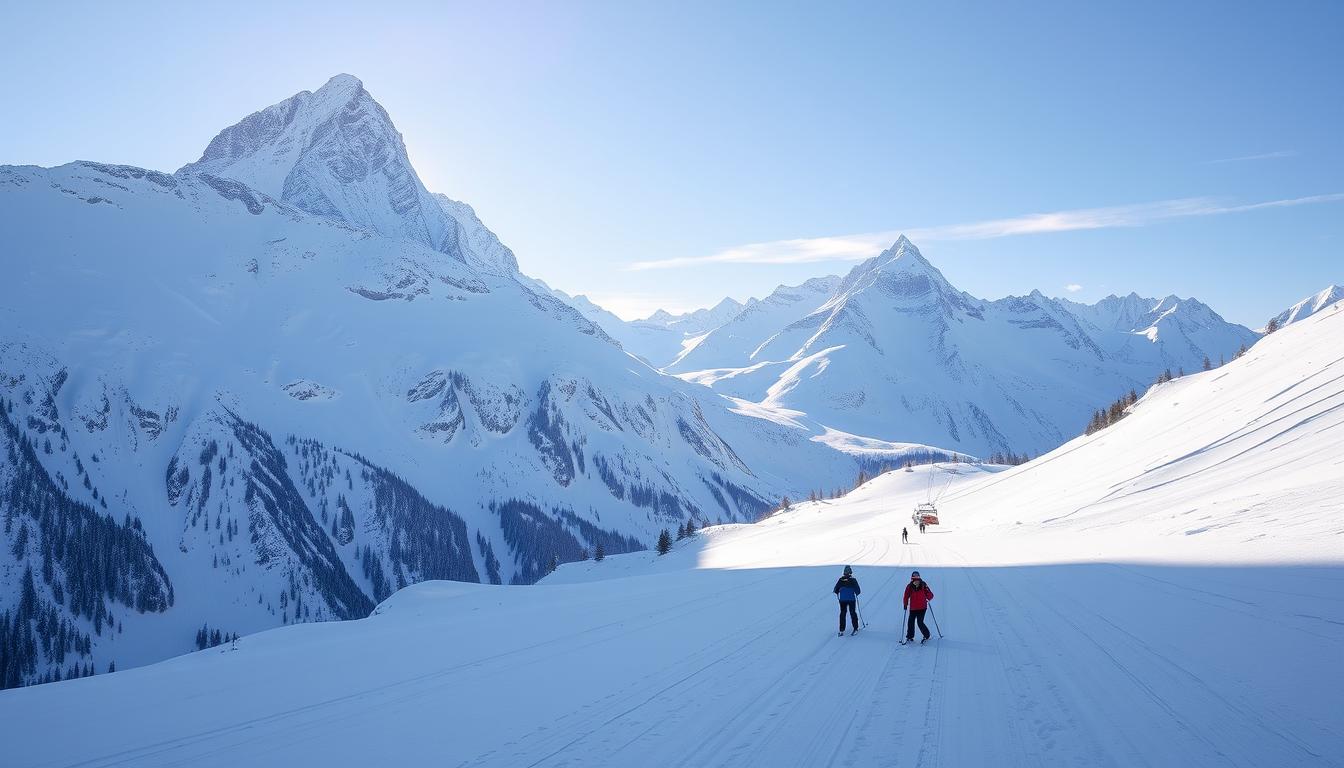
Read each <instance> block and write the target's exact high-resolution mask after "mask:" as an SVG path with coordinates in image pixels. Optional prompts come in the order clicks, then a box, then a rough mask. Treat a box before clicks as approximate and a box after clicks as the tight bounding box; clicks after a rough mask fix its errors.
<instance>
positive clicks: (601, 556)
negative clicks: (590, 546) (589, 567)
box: [593, 541, 607, 563]
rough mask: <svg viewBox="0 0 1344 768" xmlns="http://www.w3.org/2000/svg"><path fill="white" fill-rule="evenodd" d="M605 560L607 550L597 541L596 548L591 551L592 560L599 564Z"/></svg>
mask: <svg viewBox="0 0 1344 768" xmlns="http://www.w3.org/2000/svg"><path fill="white" fill-rule="evenodd" d="M606 559H607V550H606V548H605V547H603V546H602V542H600V541H599V542H598V543H597V548H596V549H594V550H593V560H595V561H596V562H599V563H600V562H602V561H603V560H606Z"/></svg>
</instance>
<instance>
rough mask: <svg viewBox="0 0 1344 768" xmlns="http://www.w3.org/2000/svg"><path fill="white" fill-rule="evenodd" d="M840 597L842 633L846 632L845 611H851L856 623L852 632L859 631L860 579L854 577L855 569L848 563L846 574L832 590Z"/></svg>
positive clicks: (852, 618) (852, 619) (850, 614)
mask: <svg viewBox="0 0 1344 768" xmlns="http://www.w3.org/2000/svg"><path fill="white" fill-rule="evenodd" d="M831 591H832V592H834V593H835V594H836V595H837V596H838V597H839V598H840V634H841V635H843V634H845V611H849V618H850V620H851V621H853V623H854V631H853V632H851V633H850V634H851V635H853V634H857V633H858V631H859V612H858V610H857V609H856V607H855V604H856V603H857V602H858V600H859V592H860V591H861V590H860V589H859V580H858V579H856V578H854V569H853V568H850V567H849V566H848V565H846V566H845V575H844V576H841V577H840V580H839V581H837V582H835V589H833V590H831Z"/></svg>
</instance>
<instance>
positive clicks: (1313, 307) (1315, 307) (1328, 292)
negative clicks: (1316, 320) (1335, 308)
mask: <svg viewBox="0 0 1344 768" xmlns="http://www.w3.org/2000/svg"><path fill="white" fill-rule="evenodd" d="M1342 300H1344V288H1341V287H1340V286H1338V285H1333V284H1331V285H1328V286H1326V287H1325V289H1324V290H1322V291H1320V292H1318V293H1316V294H1314V295H1311V296H1308V297H1307V298H1305V299H1303V300H1301V301H1299V302H1297V303H1296V304H1294V305H1293V306H1291V307H1289V308H1287V309H1285V310H1283V311H1282V312H1280V313H1279V314H1277V315H1275V316H1274V317H1273V318H1271V320H1272V321H1274V323H1275V325H1277V326H1278V327H1280V328H1282V327H1283V326H1285V325H1289V324H1291V323H1296V322H1299V321H1302V320H1305V319H1307V318H1308V317H1311V316H1312V315H1314V314H1316V313H1317V312H1320V311H1321V310H1322V309H1325V308H1326V307H1329V306H1331V305H1332V304H1335V303H1337V302H1339V301H1342ZM1268 327H1269V323H1266V324H1265V328H1268ZM1260 330H1261V332H1262V333H1263V332H1264V330H1265V329H1264V328H1262V329H1260Z"/></svg>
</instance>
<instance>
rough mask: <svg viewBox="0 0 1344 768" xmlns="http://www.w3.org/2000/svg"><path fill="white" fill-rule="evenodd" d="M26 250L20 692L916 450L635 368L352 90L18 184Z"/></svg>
mask: <svg viewBox="0 0 1344 768" xmlns="http://www.w3.org/2000/svg"><path fill="white" fill-rule="evenodd" d="M0 232H3V235H0V237H3V242H4V247H3V249H0V271H2V272H3V273H4V274H5V275H6V278H7V282H6V288H7V290H6V291H5V295H4V298H3V299H2V300H0V410H3V418H0V421H2V422H3V424H0V426H3V430H2V431H0V498H3V499H5V509H4V517H5V520H4V528H3V532H2V533H0V542H2V543H3V544H4V547H3V549H0V617H4V616H8V617H9V619H10V620H11V621H18V619H19V618H21V619H22V620H21V621H18V623H16V624H14V625H13V628H12V633H11V634H10V637H11V638H14V639H15V640H14V641H15V642H16V643H17V644H18V645H17V646H16V647H19V648H20V649H21V651H22V652H21V653H20V654H19V657H21V662H16V663H15V666H14V668H13V669H11V670H10V672H11V673H12V674H9V675H7V676H6V677H5V678H4V679H3V680H0V686H3V685H9V684H14V683H16V682H33V681H40V680H43V679H48V678H49V677H51V676H53V675H56V674H61V675H69V674H71V673H84V672H87V671H88V670H89V669H90V668H91V667H92V668H96V669H97V670H98V671H103V670H105V669H106V668H107V667H108V666H109V664H110V663H111V662H113V661H115V662H116V663H117V664H118V665H119V666H121V667H123V668H124V667H126V666H128V665H133V664H140V663H145V662H148V661H153V660H157V659H161V658H164V657H166V656H169V655H172V654H175V653H181V652H184V651H187V650H190V649H192V648H194V647H195V644H196V641H195V638H196V636H197V634H196V633H197V631H198V630H200V629H201V628H202V627H203V626H208V627H209V628H210V629H211V630H212V632H213V630H220V631H221V634H222V635H227V634H232V633H247V632H255V631H258V630H261V629H264V628H268V627H272V626H279V625H282V624H285V623H290V622H294V621H307V620H317V619H327V618H358V617H362V616H365V615H367V613H368V611H369V609H371V608H372V606H373V605H375V604H376V603H377V602H378V601H379V600H381V599H383V598H385V597H386V596H387V595H388V594H390V593H391V592H392V591H394V590H396V589H397V588H399V587H402V586H405V585H406V584H410V583H414V582H416V581H420V580H424V579H461V580H467V581H482V582H496V583H499V582H504V583H529V582H531V581H534V580H535V579H536V578H538V577H539V576H541V575H542V574H544V573H545V572H546V570H547V569H548V568H549V566H550V565H551V563H552V562H553V561H554V560H559V561H562V562H563V561H568V560H574V559H577V558H578V557H579V556H580V554H581V553H582V551H583V550H584V549H592V548H594V547H596V546H597V545H598V544H599V543H601V544H602V545H603V546H604V547H605V549H606V550H607V551H608V552H622V551H629V550H631V549H637V548H640V547H643V546H647V545H649V544H650V543H651V542H652V541H653V539H654V537H655V536H656V534H657V532H658V531H659V530H660V529H661V528H663V527H665V526H671V527H674V528H675V527H676V526H677V524H679V523H680V522H682V521H684V520H687V519H690V518H695V519H697V520H699V521H700V522H701V523H702V524H703V523H706V522H713V521H718V520H725V521H745V520H752V519H755V518H756V516H757V515H759V514H760V513H761V512H762V511H764V510H766V509H768V508H770V507H771V506H773V505H774V504H776V503H777V502H778V500H779V498H780V497H781V496H783V495H785V494H791V495H794V496H795V498H796V497H797V496H798V495H800V494H803V493H805V491H806V490H807V489H810V488H815V487H823V488H834V487H839V486H842V485H847V484H849V483H850V482H852V478H854V477H855V476H857V474H858V470H859V468H860V466H871V465H873V464H874V463H875V462H879V461H883V460H889V461H891V462H893V463H895V462H899V461H900V459H901V457H902V456H903V455H904V452H903V451H902V450H893V451H887V452H886V454H885V455H880V456H876V457H874V456H871V455H867V454H865V455H863V456H859V457H855V456H852V455H850V454H848V453H846V452H844V451H843V450H836V448H837V446H838V447H840V448H842V449H843V448H844V447H845V446H843V445H842V444H837V443H835V442H829V443H828V442H825V441H820V440H816V439H814V438H816V437H817V436H819V435H821V434H823V432H824V430H823V429H821V428H820V427H818V426H816V425H809V424H805V423H801V422H799V421H792V422H781V421H779V420H767V419H761V418H756V417H755V416H754V415H752V414H750V413H749V412H747V411H743V410H742V409H740V408H738V407H737V406H736V405H735V404H733V403H730V402H728V401H726V400H725V399H723V398H721V397H720V396H718V395H717V394H715V393H712V392H708V391H707V390H704V389H703V388H701V387H697V386H694V385H691V384H688V383H685V382H682V381H680V380H678V379H676V378H673V377H670V376H665V375H662V374H660V373H658V372H657V371H655V370H653V369H651V368H650V367H648V366H647V365H645V364H644V363H642V362H640V361H639V360H637V359H635V358H633V357H631V356H630V355H628V354H626V353H625V352H624V351H622V350H621V349H620V348H619V347H618V346H617V345H616V344H615V343H613V342H612V340H611V339H610V338H608V337H607V335H606V334H604V333H603V332H602V331H601V329H600V328H598V327H597V326H595V325H594V324H592V323H591V322H589V321H587V320H585V319H584V318H583V317H582V316H581V315H580V314H579V313H578V312H576V311H575V310H574V309H572V308H571V307H569V306H568V305H566V304H564V303H563V302H561V301H559V300H557V299H555V298H554V297H552V296H550V295H548V294H546V293H544V292H539V291H535V290H533V289H532V288H531V287H529V281H528V280H527V279H526V278H525V277H523V276H522V275H520V274H518V273H517V272H516V268H515V262H514V259H513V254H512V253H511V252H510V251H509V249H508V248H506V247H505V246H503V245H502V244H501V243H500V242H499V241H498V240H497V239H496V238H495V237H494V235H493V234H491V233H490V231H489V230H488V229H487V228H486V227H485V226H484V224H482V223H481V222H480V220H479V219H478V218H477V217H476V216H475V214H474V212H473V211H472V210H471V208H470V207H469V206H467V205H466V204H464V203H460V202H457V201H454V200H451V199H449V198H446V197H443V196H435V195H431V194H429V193H428V192H426V190H425V188H424V186H423V184H421V182H420V180H419V178H418V177H417V176H416V174H415V172H414V169H412V168H411V167H410V165H409V162H408V161H407V159H406V154H405V149H404V146H403V144H402V142H401V138H400V135H399V134H398V133H397V131H396V129H395V128H394V127H393V126H392V124H391V122H390V121H389V120H388V119H387V115H386V113H385V112H383V110H382V108H381V107H379V106H378V105H377V103H376V102H375V101H373V99H372V97H371V96H369V94H368V93H367V92H366V91H365V90H364V89H363V87H362V86H361V85H360V84H359V81H358V80H355V79H354V78H351V77H348V76H341V77H337V78H334V79H332V81H331V82H329V83H328V84H327V85H326V86H324V87H323V88H321V89H319V90H318V91H316V92H314V93H308V92H304V93H300V94H298V95H297V96H295V97H293V98H291V99H287V100H286V101H284V102H281V103H280V104H277V105H275V106H273V107H270V108H268V109H266V110H263V111H262V112H259V113H257V114H255V115H252V116H250V117H248V118H246V119H244V120H243V121H242V122H240V123H239V124H238V125H236V126H233V127H231V128H229V129H226V130H225V131H223V132H221V133H220V134H219V136H218V137H216V138H215V140H214V141H212V142H211V143H210V145H209V148H208V149H207V150H206V152H205V154H204V156H203V157H202V158H201V160H200V161H198V162H196V163H193V164H191V165H188V166H186V167H185V168H183V169H182V170H181V171H179V172H178V173H176V174H172V175H170V174H165V173H160V172H157V171H150V170H145V169H139V168H132V167H127V166H112V165H103V164H98V163H87V162H81V163H73V164H70V165H65V166H61V167H58V168H51V169H44V168H36V167H30V166H22V167H4V168H0ZM91 552H95V553H97V555H98V556H97V557H94V556H92V555H90V554H89V553H91ZM6 612H7V613H6ZM16 617H18V618H16ZM57 646H59V647H60V650H55V648H56V647H57ZM7 658H9V659H10V660H11V661H12V660H13V659H14V658H15V657H14V656H9V657H7Z"/></svg>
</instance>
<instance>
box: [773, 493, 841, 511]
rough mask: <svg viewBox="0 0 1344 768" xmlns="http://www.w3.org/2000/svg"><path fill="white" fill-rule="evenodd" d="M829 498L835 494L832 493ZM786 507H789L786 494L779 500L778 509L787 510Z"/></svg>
mask: <svg viewBox="0 0 1344 768" xmlns="http://www.w3.org/2000/svg"><path fill="white" fill-rule="evenodd" d="M831 498H832V499H834V498H835V496H834V495H832V496H831ZM788 508H789V497H788V496H785V497H784V498H783V499H781V500H780V502H779V509H780V511H784V510H787V509H788Z"/></svg>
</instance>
